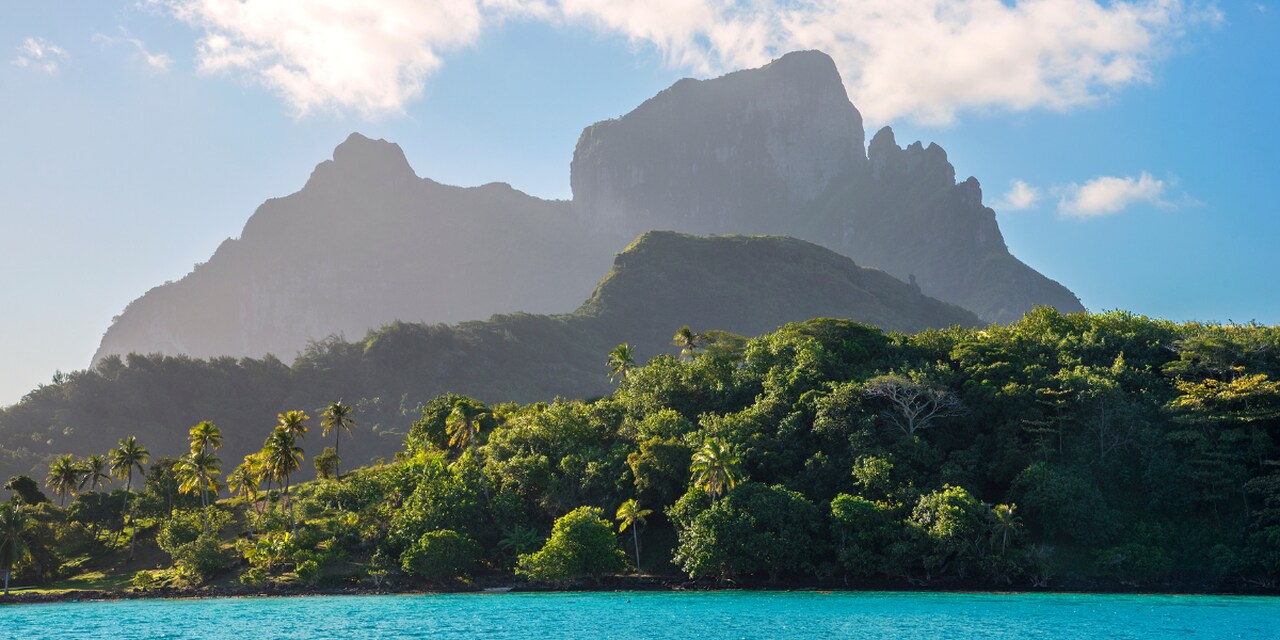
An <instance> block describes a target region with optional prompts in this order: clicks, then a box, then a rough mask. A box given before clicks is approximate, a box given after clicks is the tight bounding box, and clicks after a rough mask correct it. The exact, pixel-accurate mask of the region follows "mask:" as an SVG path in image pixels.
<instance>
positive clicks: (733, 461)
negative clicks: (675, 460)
mask: <svg viewBox="0 0 1280 640" xmlns="http://www.w3.org/2000/svg"><path fill="white" fill-rule="evenodd" d="M689 471H691V472H693V484H694V485H695V486H698V487H701V488H703V489H704V490H706V492H707V493H709V494H711V500H712V501H715V500H716V499H717V498H719V497H720V496H721V495H723V494H724V492H725V491H728V490H729V489H732V488H734V486H736V485H737V484H738V478H737V475H738V456H737V455H736V454H734V452H733V449H731V448H730V447H729V445H727V444H725V443H724V442H723V441H720V440H708V441H707V442H706V443H705V444H703V445H702V448H701V449H699V450H698V451H697V452H696V453H694V454H693V463H692V464H690V465H689Z"/></svg>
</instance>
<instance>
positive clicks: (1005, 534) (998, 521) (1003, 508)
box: [991, 504, 1022, 555]
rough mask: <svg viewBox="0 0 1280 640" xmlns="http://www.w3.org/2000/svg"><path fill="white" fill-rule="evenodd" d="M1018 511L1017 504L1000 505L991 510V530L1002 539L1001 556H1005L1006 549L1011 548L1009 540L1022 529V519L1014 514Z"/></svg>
mask: <svg viewBox="0 0 1280 640" xmlns="http://www.w3.org/2000/svg"><path fill="white" fill-rule="evenodd" d="M1017 510H1018V505H1016V504H998V505H996V506H994V507H992V508H991V515H992V519H993V522H992V527H991V528H992V532H993V533H994V534H995V535H997V536H999V537H1000V555H1004V550H1005V548H1006V547H1008V546H1009V538H1010V537H1011V536H1014V535H1017V533H1018V531H1019V530H1021V529H1022V518H1020V517H1018V516H1017V514H1015V513H1014V512H1015V511H1017Z"/></svg>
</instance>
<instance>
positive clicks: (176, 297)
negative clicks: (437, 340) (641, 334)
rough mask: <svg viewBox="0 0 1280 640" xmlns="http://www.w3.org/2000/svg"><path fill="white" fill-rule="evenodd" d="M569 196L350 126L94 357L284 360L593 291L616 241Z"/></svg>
mask: <svg viewBox="0 0 1280 640" xmlns="http://www.w3.org/2000/svg"><path fill="white" fill-rule="evenodd" d="M573 216H574V214H573V212H572V210H571V208H570V206H569V204H568V203H567V202H563V201H551V200H542V199H539V198H534V197H532V196H529V195H527V194H525V193H522V192H520V191H517V190H515V189H513V188H511V186H509V185H507V184H502V183H494V184H487V185H484V186H480V187H473V188H462V187H453V186H448V185H443V184H440V183H438V182H434V181H432V180H427V179H422V178H418V177H417V176H416V175H415V174H414V172H413V169H411V168H410V167H409V163H408V161H406V160H405V157H404V152H403V151H402V150H401V149H400V147H399V146H398V145H395V144H392V143H390V142H386V141H384V140H370V139H368V138H366V137H364V136H361V135H359V134H352V135H351V136H350V137H349V138H347V140H346V141H345V142H343V143H342V144H340V145H338V147H337V148H336V149H335V150H334V152H333V159H332V160H327V161H325V162H322V163H320V165H319V166H317V167H316V168H315V171H314V172H313V173H312V174H311V177H310V179H309V180H307V183H306V185H305V186H304V187H303V188H302V190H300V191H298V192H297V193H294V194H292V195H289V196H286V197H283V198H277V199H272V200H268V201H267V202H266V203H264V204H263V205H262V206H260V207H258V210H257V211H256V212H254V214H253V216H252V217H250V218H249V221H248V222H247V223H246V224H245V227H244V231H243V232H242V234H241V236H240V238H238V239H230V240H226V241H225V242H223V243H222V245H221V246H219V247H218V249H217V251H216V252H215V253H214V254H213V257H212V258H210V259H209V261H208V262H206V263H204V264H200V265H197V266H196V268H195V270H194V271H192V272H191V273H190V274H189V275H187V276H186V277H185V278H183V279H181V280H179V281H177V282H172V283H168V284H165V285H162V286H159V287H156V288H154V289H152V290H151V291H148V292H147V293H146V295H144V296H142V297H141V298H139V299H137V300H135V301H133V302H132V303H130V304H129V306H128V307H127V308H126V309H125V311H124V313H122V314H121V315H120V316H119V317H118V318H117V319H116V320H115V322H113V323H112V325H111V327H110V328H109V329H108V330H107V332H106V335H105V336H104V337H103V339H102V343H101V345H100V346H99V348H98V351H97V353H96V354H95V355H94V362H95V363H97V362H100V361H102V359H103V358H104V357H106V356H108V355H111V354H117V355H125V354H128V353H135V352H136V353H157V352H158V353H165V354H170V355H173V354H185V355H189V356H193V357H201V358H208V357H216V356H236V357H241V356H261V355H264V354H267V353H273V354H277V355H279V356H281V357H285V358H292V357H293V355H294V354H296V353H298V352H299V351H301V350H302V349H303V348H305V347H306V344H307V341H308V340H310V339H322V338H324V337H325V336H328V335H332V334H336V335H348V336H362V335H364V334H365V332H367V331H368V330H369V329H371V328H374V327H378V326H381V325H383V324H386V323H389V322H392V321H395V320H406V321H430V322H458V321H462V320H472V319H476V318H487V317H489V316H490V315H492V314H494V313H498V312H512V311H527V312H531V313H555V312H564V311H567V310H569V309H572V308H573V307H574V305H576V304H577V303H578V302H580V301H581V300H582V298H583V296H584V295H585V294H586V292H589V291H591V287H592V285H593V284H594V283H595V278H596V277H597V276H598V274H599V273H600V272H601V270H603V269H604V268H605V267H607V265H608V262H609V259H610V257H611V256H612V255H613V252H615V251H616V250H617V247H608V248H606V247H605V246H604V245H602V244H601V243H591V242H588V241H587V237H586V236H585V234H584V233H583V232H582V231H579V230H578V225H577V224H576V223H575V221H574V217H573Z"/></svg>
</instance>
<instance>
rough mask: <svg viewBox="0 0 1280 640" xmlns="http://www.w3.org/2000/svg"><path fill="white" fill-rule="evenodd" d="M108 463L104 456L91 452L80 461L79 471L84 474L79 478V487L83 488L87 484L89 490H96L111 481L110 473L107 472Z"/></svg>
mask: <svg viewBox="0 0 1280 640" xmlns="http://www.w3.org/2000/svg"><path fill="white" fill-rule="evenodd" d="M108 467H109V464H108V462H107V458H106V456H100V455H98V454H96V453H95V454H93V455H91V456H89V457H88V458H85V459H84V460H81V461H80V473H81V474H82V475H83V476H84V477H83V479H81V480H80V488H81V489H83V488H84V486H85V485H86V484H87V485H89V490H90V491H97V490H98V487H99V486H103V487H105V486H107V483H108V482H111V474H110V473H109V472H108V471H109V469H108Z"/></svg>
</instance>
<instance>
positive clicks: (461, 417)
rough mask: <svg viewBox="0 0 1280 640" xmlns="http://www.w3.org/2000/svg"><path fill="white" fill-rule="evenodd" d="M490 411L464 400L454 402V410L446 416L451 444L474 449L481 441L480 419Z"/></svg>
mask: <svg viewBox="0 0 1280 640" xmlns="http://www.w3.org/2000/svg"><path fill="white" fill-rule="evenodd" d="M488 416H489V413H488V412H487V411H484V410H482V409H480V408H479V407H477V406H475V405H473V404H471V403H469V402H464V401H458V402H455V403H453V411H450V412H449V415H448V417H446V418H445V421H444V426H445V433H447V434H448V435H449V446H451V447H457V448H458V449H474V448H475V447H476V445H477V444H478V443H479V441H480V421H481V420H483V419H484V418H486V417H488Z"/></svg>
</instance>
